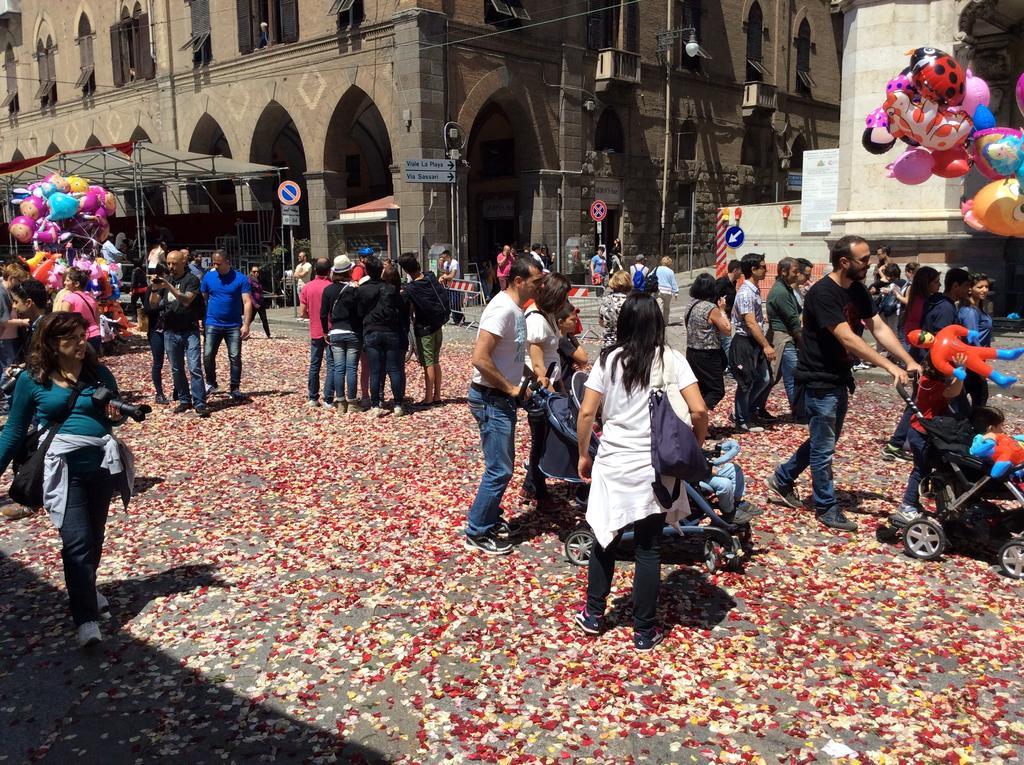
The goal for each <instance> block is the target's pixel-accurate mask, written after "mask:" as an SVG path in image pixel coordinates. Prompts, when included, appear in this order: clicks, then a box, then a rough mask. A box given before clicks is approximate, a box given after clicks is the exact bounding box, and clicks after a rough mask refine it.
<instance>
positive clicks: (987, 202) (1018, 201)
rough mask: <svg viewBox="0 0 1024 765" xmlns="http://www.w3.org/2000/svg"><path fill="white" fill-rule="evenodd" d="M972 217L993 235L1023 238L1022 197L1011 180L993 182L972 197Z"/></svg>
mask: <svg viewBox="0 0 1024 765" xmlns="http://www.w3.org/2000/svg"><path fill="white" fill-rule="evenodd" d="M972 212H973V213H974V217H975V219H976V220H977V221H979V222H980V223H981V224H982V225H984V227H985V228H986V229H987V230H989V231H991V232H992V233H993V234H999V235H1000V236H1020V237H1024V197H1022V196H1021V193H1020V184H1019V183H1018V182H1017V181H1016V180H1013V179H1008V180H1005V181H993V182H992V183H990V184H988V185H987V186H985V187H984V188H982V189H981V191H979V192H978V193H977V194H975V195H974V206H973V208H972Z"/></svg>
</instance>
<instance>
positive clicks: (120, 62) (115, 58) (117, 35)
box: [110, 24, 125, 88]
mask: <svg viewBox="0 0 1024 765" xmlns="http://www.w3.org/2000/svg"><path fill="white" fill-rule="evenodd" d="M110 60H111V63H112V64H113V67H114V87H115V88H119V87H121V86H122V85H124V76H125V72H124V58H123V57H122V56H121V25H120V24H114V26H112V27H111V28H110Z"/></svg>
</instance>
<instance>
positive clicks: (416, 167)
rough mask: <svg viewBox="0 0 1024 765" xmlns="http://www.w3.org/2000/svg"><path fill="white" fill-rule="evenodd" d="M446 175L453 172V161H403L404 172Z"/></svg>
mask: <svg viewBox="0 0 1024 765" xmlns="http://www.w3.org/2000/svg"><path fill="white" fill-rule="evenodd" d="M442 170H443V171H444V172H446V173H454V172H455V160H454V159H407V160H405V172H406V173H409V172H411V171H427V172H440V171H442Z"/></svg>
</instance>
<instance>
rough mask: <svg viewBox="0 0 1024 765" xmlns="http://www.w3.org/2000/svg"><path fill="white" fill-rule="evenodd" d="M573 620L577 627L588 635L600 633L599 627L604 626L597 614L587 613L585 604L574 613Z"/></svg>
mask: <svg viewBox="0 0 1024 765" xmlns="http://www.w3.org/2000/svg"><path fill="white" fill-rule="evenodd" d="M573 621H574V622H575V623H576V626H577V627H579V628H580V629H581V630H583V631H584V632H586V633H587V634H588V635H600V634H601V629H602V627H603V626H604V624H603V622H604V620H603V619H602V618H601V617H600V616H598V615H597V614H592V613H589V612H588V611H587V607H586V606H583V609H582V610H581V611H580V612H579V613H578V614H576V616H575V617H574V618H573Z"/></svg>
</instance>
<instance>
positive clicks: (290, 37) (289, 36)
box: [277, 0, 299, 43]
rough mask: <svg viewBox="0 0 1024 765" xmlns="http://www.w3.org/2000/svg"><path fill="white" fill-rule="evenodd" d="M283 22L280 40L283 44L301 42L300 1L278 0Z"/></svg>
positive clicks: (279, 12) (280, 16)
mask: <svg viewBox="0 0 1024 765" xmlns="http://www.w3.org/2000/svg"><path fill="white" fill-rule="evenodd" d="M277 2H278V10H277V12H278V14H279V16H278V17H279V18H280V20H281V27H280V30H279V35H278V37H279V39H280V41H281V42H283V43H293V42H298V41H299V0H277Z"/></svg>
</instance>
